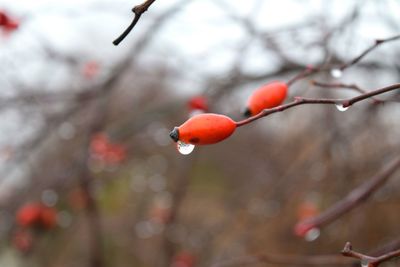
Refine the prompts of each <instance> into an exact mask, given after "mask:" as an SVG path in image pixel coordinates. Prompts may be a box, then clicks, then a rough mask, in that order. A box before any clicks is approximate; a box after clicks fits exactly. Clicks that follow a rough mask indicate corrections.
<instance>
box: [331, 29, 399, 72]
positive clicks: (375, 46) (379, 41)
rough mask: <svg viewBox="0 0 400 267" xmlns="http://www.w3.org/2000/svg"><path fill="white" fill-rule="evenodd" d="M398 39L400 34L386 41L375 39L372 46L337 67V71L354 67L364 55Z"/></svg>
mask: <svg viewBox="0 0 400 267" xmlns="http://www.w3.org/2000/svg"><path fill="white" fill-rule="evenodd" d="M398 39H400V34H399V35H395V36H392V37H390V38H386V39H376V40H375V43H374V44H373V45H372V46H370V47H369V48H367V49H366V50H365V51H363V52H362V53H361V54H360V55H359V56H357V57H355V58H354V59H353V60H351V61H349V62H347V63H344V64H342V65H341V66H340V67H339V69H340V70H344V69H347V68H349V67H351V66H353V65H355V64H356V63H357V62H359V61H360V60H361V59H363V58H364V57H365V56H366V55H368V54H369V53H370V52H371V51H373V50H375V49H376V48H377V47H378V46H380V45H381V44H384V43H389V42H392V41H395V40H398Z"/></svg>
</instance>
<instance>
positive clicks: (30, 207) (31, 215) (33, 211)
mask: <svg viewBox="0 0 400 267" xmlns="http://www.w3.org/2000/svg"><path fill="white" fill-rule="evenodd" d="M16 220H17V223H18V225H19V226H21V227H24V228H30V227H33V228H39V229H52V228H54V227H55V226H56V223H57V211H56V210H55V208H51V207H47V206H45V205H44V204H42V203H27V204H25V205H24V206H22V207H21V208H20V209H19V210H18V212H17V218H16Z"/></svg>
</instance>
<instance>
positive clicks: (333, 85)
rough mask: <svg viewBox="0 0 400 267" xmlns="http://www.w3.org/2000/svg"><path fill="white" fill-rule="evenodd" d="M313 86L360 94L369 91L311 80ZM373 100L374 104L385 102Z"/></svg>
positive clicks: (352, 86)
mask: <svg viewBox="0 0 400 267" xmlns="http://www.w3.org/2000/svg"><path fill="white" fill-rule="evenodd" d="M310 83H311V85H314V86H318V87H324V88H342V89H349V90H353V91H356V92H358V93H360V94H365V93H367V91H365V90H364V89H361V88H360V87H359V86H358V85H356V84H345V83H324V82H319V81H316V80H311V81H310ZM371 99H372V100H373V102H374V103H376V104H379V103H382V102H384V101H382V100H379V99H377V98H371Z"/></svg>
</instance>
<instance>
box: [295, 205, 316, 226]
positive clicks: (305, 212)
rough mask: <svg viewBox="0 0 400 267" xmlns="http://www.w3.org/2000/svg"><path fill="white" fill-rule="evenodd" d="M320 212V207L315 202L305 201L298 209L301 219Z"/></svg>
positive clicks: (299, 218) (298, 215) (298, 216)
mask: <svg viewBox="0 0 400 267" xmlns="http://www.w3.org/2000/svg"><path fill="white" fill-rule="evenodd" d="M318 213H319V210H318V207H317V205H316V204H315V203H314V202H310V201H304V202H303V203H301V204H300V206H299V207H298V209H297V218H298V220H299V221H302V220H305V219H308V218H311V217H314V216H316V215H317V214H318Z"/></svg>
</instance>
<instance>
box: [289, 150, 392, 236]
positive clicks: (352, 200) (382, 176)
mask: <svg viewBox="0 0 400 267" xmlns="http://www.w3.org/2000/svg"><path fill="white" fill-rule="evenodd" d="M398 168H400V156H399V157H397V158H396V159H394V160H393V161H391V162H390V163H389V164H388V165H386V166H385V167H384V168H383V169H382V170H381V171H379V172H378V173H377V174H376V175H375V176H373V177H372V178H370V179H369V180H368V181H366V182H364V183H363V184H361V185H360V186H358V187H357V188H355V189H354V190H352V191H351V192H350V193H349V194H348V195H347V196H346V197H345V198H343V199H342V200H340V201H339V202H337V203H336V204H334V205H333V206H332V207H330V208H329V209H327V210H326V211H324V212H323V213H321V214H319V215H318V216H315V217H312V218H308V219H305V220H303V221H300V222H299V223H298V224H297V225H296V228H297V229H301V230H302V232H306V231H308V230H309V229H312V228H314V227H321V226H322V225H326V224H329V223H331V222H333V221H335V220H336V219H338V218H339V217H340V216H342V215H343V214H345V213H347V212H349V211H350V210H352V209H354V208H355V207H357V206H358V205H359V204H361V203H362V202H363V201H365V200H367V199H368V197H369V196H370V195H372V194H373V193H374V192H375V191H376V190H378V189H379V188H380V187H381V186H382V185H384V184H385V182H386V181H387V180H388V179H389V177H390V176H391V175H392V174H393V173H395V171H396V170H397V169H398Z"/></svg>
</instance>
